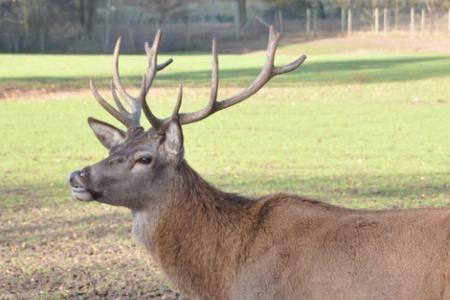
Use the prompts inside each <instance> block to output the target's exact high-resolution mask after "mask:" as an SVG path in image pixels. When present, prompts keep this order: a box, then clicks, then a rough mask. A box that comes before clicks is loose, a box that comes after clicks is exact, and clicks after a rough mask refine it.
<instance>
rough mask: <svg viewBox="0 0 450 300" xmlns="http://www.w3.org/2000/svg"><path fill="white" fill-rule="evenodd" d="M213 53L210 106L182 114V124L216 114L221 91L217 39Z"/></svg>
mask: <svg viewBox="0 0 450 300" xmlns="http://www.w3.org/2000/svg"><path fill="white" fill-rule="evenodd" d="M211 52H212V57H213V61H212V70H211V92H210V96H209V102H208V105H206V107H205V108H203V109H202V110H199V111H197V112H194V113H190V114H180V116H179V117H180V121H181V122H182V124H187V123H191V122H195V121H200V120H203V119H204V118H206V117H208V116H209V115H211V114H212V113H214V109H215V107H216V104H217V92H218V89H219V58H218V55H217V42H216V39H215V38H213V39H212V45H211ZM190 120H192V121H190Z"/></svg>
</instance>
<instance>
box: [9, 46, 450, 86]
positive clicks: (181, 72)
mask: <svg viewBox="0 0 450 300" xmlns="http://www.w3.org/2000/svg"><path fill="white" fill-rule="evenodd" d="M293 53H294V51H293V50H292V49H291V48H288V49H286V51H283V50H281V51H280V55H279V59H278V60H277V63H279V64H281V63H287V62H289V61H291V60H294V59H295V58H296V56H295V55H293ZM296 53H298V55H300V54H303V51H302V50H301V49H298V48H297V51H296ZM305 54H308V55H309V53H308V52H305ZM167 57H168V56H162V57H161V59H160V61H163V60H165V59H166V58H167ZM171 57H173V58H174V63H173V64H172V65H171V66H169V67H168V68H167V70H164V71H162V72H161V73H160V74H159V75H158V78H157V83H156V84H157V85H159V86H176V85H178V83H179V82H183V83H184V84H185V85H187V86H201V87H203V86H207V85H208V81H209V78H210V74H211V71H210V70H211V69H210V68H211V56H210V55H209V54H197V55H179V54H178V55H176V54H175V55H172V56H171ZM264 57H265V55H264V53H262V52H260V53H257V54H247V55H240V56H239V55H221V56H220V58H219V63H220V80H221V85H222V86H241V85H245V84H248V83H249V82H251V81H252V80H253V78H254V77H255V76H256V74H258V72H259V70H260V66H261V65H262V63H263V62H264ZM0 65H1V66H2V68H0V88H22V89H30V88H34V89H44V88H49V89H56V90H60V89H67V88H80V87H81V88H87V87H88V81H89V78H90V77H94V78H96V82H97V83H98V85H99V86H104V87H106V86H108V85H109V82H110V78H111V69H112V58H111V55H78V56H74V55H7V54H1V55H0ZM145 66H146V61H145V56H143V55H123V56H121V75H122V77H123V80H124V82H125V83H127V84H134V85H136V86H137V85H139V82H140V80H141V78H142V75H143V74H144V72H145V69H144V67H145ZM301 68H302V69H301V71H298V72H295V73H290V74H288V75H285V76H283V77H282V78H276V79H274V80H273V82H272V86H298V85H299V84H328V83H333V84H351V83H376V84H378V83H381V82H403V81H411V80H422V79H427V78H439V77H447V76H448V74H449V71H448V70H450V56H448V55H442V54H394V55H392V54H377V55H368V54H366V55H352V56H349V55H345V54H339V55H323V54H322V55H314V54H312V55H310V57H309V58H308V59H307V61H306V63H305V64H304V66H302V67H301Z"/></svg>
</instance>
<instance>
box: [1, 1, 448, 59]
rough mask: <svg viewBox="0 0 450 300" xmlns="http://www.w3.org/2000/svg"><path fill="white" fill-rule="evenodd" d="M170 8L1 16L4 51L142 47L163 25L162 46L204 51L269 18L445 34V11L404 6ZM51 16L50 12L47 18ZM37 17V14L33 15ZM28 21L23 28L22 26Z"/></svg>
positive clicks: (217, 4)
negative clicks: (85, 16) (81, 18)
mask: <svg viewBox="0 0 450 300" xmlns="http://www.w3.org/2000/svg"><path fill="white" fill-rule="evenodd" d="M182 3H183V4H182V5H180V6H178V7H177V8H176V9H174V10H173V11H172V12H171V14H169V15H165V16H162V14H161V13H158V12H155V11H153V10H152V9H150V8H146V7H142V6H138V5H133V4H128V5H123V3H122V2H120V3H116V1H115V0H105V1H104V2H102V3H101V4H102V5H99V6H97V7H96V8H95V22H94V24H93V26H92V31H91V32H89V34H88V35H86V34H85V32H83V30H82V28H81V27H80V25H79V24H78V23H77V20H74V19H72V20H70V19H68V20H67V21H65V22H62V23H58V24H56V25H57V26H56V25H55V24H53V25H49V24H48V22H47V23H46V22H45V20H44V21H42V22H39V21H37V22H35V23H33V24H32V25H29V24H28V25H26V24H25V22H21V21H20V18H21V17H20V15H21V13H20V11H19V12H18V13H17V14H16V15H15V16H16V18H18V19H19V21H16V22H11V20H10V19H11V18H6V17H5V15H6V16H7V14H5V13H4V12H3V13H1V11H0V13H1V14H0V16H3V17H2V18H0V51H2V52H72V53H100V52H109V51H110V49H111V48H112V46H113V43H114V42H115V40H116V38H117V37H118V36H122V38H123V40H124V43H123V44H124V46H125V47H124V48H125V49H124V51H126V52H140V51H141V49H142V45H143V43H144V42H145V41H147V40H151V39H152V35H153V33H154V32H155V31H156V29H158V28H161V29H163V30H164V34H165V37H164V42H163V44H162V48H163V50H169V51H182V50H186V49H188V50H204V49H206V48H207V47H209V43H205V40H209V39H210V37H211V36H212V35H214V36H217V37H219V38H220V39H222V40H231V41H233V40H237V41H239V40H242V39H245V40H249V39H250V40H251V39H255V40H256V39H260V38H261V36H263V35H266V34H267V27H268V26H269V24H273V25H274V26H275V27H276V29H277V30H278V31H281V32H283V33H288V34H295V35H330V36H332V35H351V34H354V33H356V32H362V33H371V34H383V35H389V34H391V33H399V32H402V33H407V34H413V35H425V34H450V9H446V8H441V9H434V10H433V11H430V10H427V9H426V8H425V7H412V6H411V7H401V8H396V9H393V8H382V7H379V8H377V7H375V8H372V9H364V8H358V7H355V8H342V7H338V6H332V5H331V6H328V7H326V8H325V9H324V8H322V9H314V8H305V7H303V8H299V9H296V10H293V9H286V8H283V7H279V6H275V5H268V4H265V3H259V2H257V1H254V2H252V3H251V4H250V5H248V7H247V11H246V18H245V21H244V22H242V19H241V18H240V17H241V16H240V12H239V7H238V4H237V2H236V1H232V2H223V1H210V2H206V3H205V2H196V1H184V2H182ZM0 9H1V8H0ZM48 18H51V15H50V16H48ZM38 20H41V19H38ZM27 27H28V28H27Z"/></svg>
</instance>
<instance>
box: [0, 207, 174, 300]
mask: <svg viewBox="0 0 450 300" xmlns="http://www.w3.org/2000/svg"><path fill="white" fill-rule="evenodd" d="M130 229H131V215H130V213H129V212H128V211H127V210H125V209H118V208H113V207H106V206H104V205H99V204H88V205H81V204H79V203H75V202H68V203H65V204H63V205H57V206H46V207H40V208H33V209H27V210H17V211H14V212H12V211H9V212H6V213H2V214H1V215H0V232H1V233H2V234H1V236H0V269H1V270H2V276H0V298H1V299H17V298H19V299H80V298H81V299H119V298H126V299H181V297H179V296H178V295H177V294H176V293H174V292H172V291H170V289H169V286H168V283H167V282H166V281H165V279H164V277H163V276H162V275H161V273H160V272H159V270H158V268H157V267H156V266H155V265H154V263H153V262H152V260H151V258H150V256H149V255H148V253H146V251H145V250H144V249H143V247H141V246H140V245H138V244H137V243H136V242H135V241H134V240H133V238H132V237H131V234H130Z"/></svg>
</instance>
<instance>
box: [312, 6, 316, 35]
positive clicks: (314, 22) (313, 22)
mask: <svg viewBox="0 0 450 300" xmlns="http://www.w3.org/2000/svg"><path fill="white" fill-rule="evenodd" d="M312 30H313V31H314V32H315V31H317V9H313V11H312Z"/></svg>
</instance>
